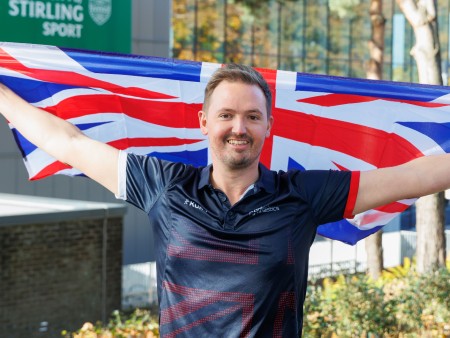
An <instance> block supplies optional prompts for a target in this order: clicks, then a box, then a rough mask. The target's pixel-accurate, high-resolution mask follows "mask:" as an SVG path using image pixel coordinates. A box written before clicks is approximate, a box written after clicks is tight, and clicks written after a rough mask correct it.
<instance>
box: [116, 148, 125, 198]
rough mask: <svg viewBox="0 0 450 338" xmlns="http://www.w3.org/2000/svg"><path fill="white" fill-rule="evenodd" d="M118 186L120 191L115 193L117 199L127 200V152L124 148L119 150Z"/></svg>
mask: <svg viewBox="0 0 450 338" xmlns="http://www.w3.org/2000/svg"><path fill="white" fill-rule="evenodd" d="M117 173H118V176H117V186H118V191H117V194H116V195H115V196H116V198H117V199H121V200H124V201H126V199H127V189H126V187H127V153H126V152H125V151H123V150H121V151H120V152H119V160H118V161H117Z"/></svg>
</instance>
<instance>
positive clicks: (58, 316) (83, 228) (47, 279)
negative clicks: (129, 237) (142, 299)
mask: <svg viewBox="0 0 450 338" xmlns="http://www.w3.org/2000/svg"><path fill="white" fill-rule="evenodd" d="M122 222H123V221H122V218H121V217H120V218H117V217H115V218H112V219H109V220H108V221H107V226H106V229H107V231H106V234H107V236H106V244H107V245H106V248H107V250H106V258H105V255H104V253H105V251H104V240H105V238H104V220H102V219H96V220H77V221H64V222H54V223H43V224H28V225H14V226H3V227H0V337H8V338H19V337H20V338H22V337H24V338H25V337H26V338H29V337H61V334H60V332H61V330H62V329H67V330H76V329H79V328H80V327H81V325H82V324H83V323H84V322H86V321H90V322H94V323H95V322H96V321H97V320H101V319H102V317H104V316H105V315H106V318H108V317H109V315H110V314H111V312H112V311H113V310H115V309H120V305H121V282H122V280H121V273H122ZM105 259H106V270H105V269H104V268H103V261H104V260H105ZM104 275H106V280H104V279H103V276H104ZM104 286H106V287H105V288H103V287H104ZM103 290H104V291H103ZM46 323H47V324H46ZM40 330H41V332H40Z"/></svg>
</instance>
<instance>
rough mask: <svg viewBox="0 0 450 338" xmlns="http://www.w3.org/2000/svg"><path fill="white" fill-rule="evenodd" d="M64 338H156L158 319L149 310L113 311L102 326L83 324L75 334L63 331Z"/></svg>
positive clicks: (100, 324)
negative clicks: (108, 319)
mask: <svg viewBox="0 0 450 338" xmlns="http://www.w3.org/2000/svg"><path fill="white" fill-rule="evenodd" d="M62 335H63V336H64V337H65V338H113V337H114V338H141V337H142V338H156V337H159V325H158V317H157V316H155V315H154V314H152V313H151V312H150V311H149V310H142V309H136V310H135V311H134V312H132V313H131V314H125V313H122V312H120V311H117V310H116V311H114V312H113V314H112V316H111V319H110V321H109V323H108V324H107V325H106V326H104V325H103V324H102V323H100V322H98V323H97V324H96V325H93V324H91V323H85V324H84V325H83V327H82V328H81V329H80V330H78V331H77V332H73V333H68V332H67V331H63V332H62Z"/></svg>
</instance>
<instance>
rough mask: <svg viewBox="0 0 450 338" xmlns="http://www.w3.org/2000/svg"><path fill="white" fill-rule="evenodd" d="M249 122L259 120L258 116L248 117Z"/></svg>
mask: <svg viewBox="0 0 450 338" xmlns="http://www.w3.org/2000/svg"><path fill="white" fill-rule="evenodd" d="M250 120H253V121H257V120H259V116H258V115H250Z"/></svg>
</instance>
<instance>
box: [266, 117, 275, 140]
mask: <svg viewBox="0 0 450 338" xmlns="http://www.w3.org/2000/svg"><path fill="white" fill-rule="evenodd" d="M272 126H273V115H270V117H269V121H267V131H266V138H268V137H269V136H270V131H271V130H272Z"/></svg>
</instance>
